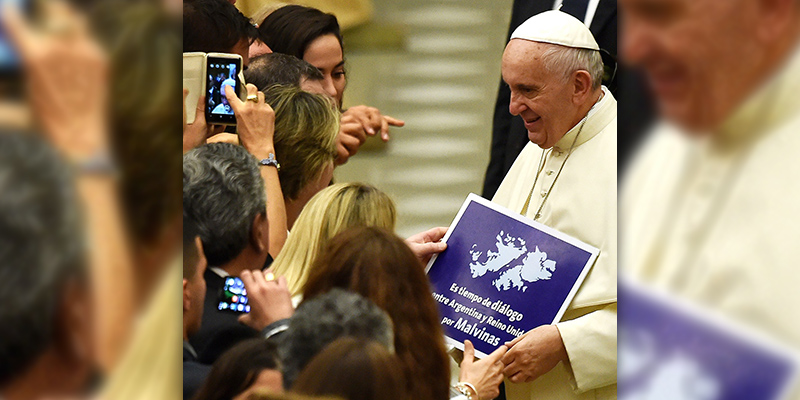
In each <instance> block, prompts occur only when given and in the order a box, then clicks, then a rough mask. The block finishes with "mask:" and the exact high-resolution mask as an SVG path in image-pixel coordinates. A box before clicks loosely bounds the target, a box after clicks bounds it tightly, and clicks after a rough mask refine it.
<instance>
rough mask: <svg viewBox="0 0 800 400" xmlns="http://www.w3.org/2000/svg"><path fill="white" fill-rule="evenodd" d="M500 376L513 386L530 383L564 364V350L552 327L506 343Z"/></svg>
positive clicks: (531, 332) (527, 333) (530, 332)
mask: <svg viewBox="0 0 800 400" xmlns="http://www.w3.org/2000/svg"><path fill="white" fill-rule="evenodd" d="M506 346H507V347H509V348H510V350H508V353H506V355H505V356H504V357H503V364H505V365H506V367H505V369H504V370H503V374H505V376H506V377H508V380H510V381H511V382H513V383H523V382H531V381H533V380H534V379H536V378H538V377H540V376H542V375H544V374H546V373H548V372H550V370H551V369H553V368H554V367H555V366H556V365H557V364H558V363H559V362H560V361H563V362H567V361H568V360H569V357H568V356H567V349H566V348H565V347H564V342H563V341H562V340H561V334H560V333H559V332H558V328H557V327H556V326H555V325H542V326H540V327H538V328H535V329H532V330H531V331H528V332H526V333H525V334H524V335H522V336H520V337H518V338H516V339H514V340H512V341H510V342H506Z"/></svg>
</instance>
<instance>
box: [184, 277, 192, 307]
mask: <svg viewBox="0 0 800 400" xmlns="http://www.w3.org/2000/svg"><path fill="white" fill-rule="evenodd" d="M191 308H192V295H191V293H189V280H188V279H186V278H183V312H184V313H186V312H187V311H189V310H190V309H191Z"/></svg>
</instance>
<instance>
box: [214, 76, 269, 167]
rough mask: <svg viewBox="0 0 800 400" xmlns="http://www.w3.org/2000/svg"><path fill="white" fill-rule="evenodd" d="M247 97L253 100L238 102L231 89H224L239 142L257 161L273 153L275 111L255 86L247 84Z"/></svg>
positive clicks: (227, 87)
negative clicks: (234, 120)
mask: <svg viewBox="0 0 800 400" xmlns="http://www.w3.org/2000/svg"><path fill="white" fill-rule="evenodd" d="M246 88H247V97H253V96H255V98H254V99H253V100H245V101H242V100H239V97H238V96H237V95H236V92H235V91H234V90H233V88H232V87H230V86H226V87H225V97H227V98H228V104H230V105H231V108H232V109H233V114H234V115H235V116H236V125H237V132H238V133H239V141H240V142H241V144H242V146H244V148H245V149H247V151H248V152H250V154H252V155H253V156H255V157H256V158H258V159H263V158H267V157H269V153H274V152H275V150H274V143H273V138H274V135H275V111H273V110H272V107H270V106H269V104H267V103H266V102H265V101H264V93H262V92H259V91H258V88H256V87H255V85H252V84H249V83H248V84H247V86H246Z"/></svg>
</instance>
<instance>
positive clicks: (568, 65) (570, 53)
mask: <svg viewBox="0 0 800 400" xmlns="http://www.w3.org/2000/svg"><path fill="white" fill-rule="evenodd" d="M543 45H545V46H546V49H545V50H544V52H543V53H542V62H543V63H544V66H545V68H547V70H548V71H550V72H551V73H560V74H563V75H564V79H567V78H569V76H570V75H572V73H573V72H575V71H580V70H584V71H587V72H588V73H589V75H591V77H592V89H598V88H600V85H601V84H602V83H603V58H602V57H601V56H600V52H599V51H596V50H589V49H576V48H573V47H566V46H560V45H557V44H549V43H543Z"/></svg>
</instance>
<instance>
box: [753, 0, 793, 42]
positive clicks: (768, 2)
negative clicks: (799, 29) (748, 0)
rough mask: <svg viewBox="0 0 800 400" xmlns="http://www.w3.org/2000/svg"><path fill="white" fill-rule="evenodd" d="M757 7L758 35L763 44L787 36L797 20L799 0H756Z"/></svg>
mask: <svg viewBox="0 0 800 400" xmlns="http://www.w3.org/2000/svg"><path fill="white" fill-rule="evenodd" d="M755 7H757V12H756V13H757V18H758V22H757V23H756V27H755V28H756V35H757V36H758V38H759V39H760V42H761V43H762V44H763V43H770V42H773V41H775V40H778V39H780V38H781V37H784V36H786V35H787V34H788V31H789V30H790V27H791V25H793V24H794V23H796V21H797V16H798V15H797V14H798V11H799V10H798V5H797V0H756V2H755Z"/></svg>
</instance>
